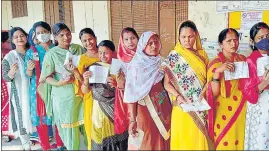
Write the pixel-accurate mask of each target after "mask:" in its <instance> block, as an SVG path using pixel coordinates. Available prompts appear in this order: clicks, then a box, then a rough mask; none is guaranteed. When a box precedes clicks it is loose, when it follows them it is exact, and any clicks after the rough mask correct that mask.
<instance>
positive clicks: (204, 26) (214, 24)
mask: <svg viewBox="0 0 269 151" xmlns="http://www.w3.org/2000/svg"><path fill="white" fill-rule="evenodd" d="M188 11H189V12H188V15H189V19H190V20H192V21H194V22H195V24H196V25H197V28H198V30H199V32H200V36H201V38H202V39H203V38H206V39H207V40H208V41H217V39H218V34H219V33H220V32H221V30H223V29H224V28H227V26H228V17H227V15H226V14H217V13H216V1H197V2H196V1H189V10H188Z"/></svg>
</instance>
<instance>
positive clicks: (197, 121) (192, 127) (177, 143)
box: [164, 33, 214, 150]
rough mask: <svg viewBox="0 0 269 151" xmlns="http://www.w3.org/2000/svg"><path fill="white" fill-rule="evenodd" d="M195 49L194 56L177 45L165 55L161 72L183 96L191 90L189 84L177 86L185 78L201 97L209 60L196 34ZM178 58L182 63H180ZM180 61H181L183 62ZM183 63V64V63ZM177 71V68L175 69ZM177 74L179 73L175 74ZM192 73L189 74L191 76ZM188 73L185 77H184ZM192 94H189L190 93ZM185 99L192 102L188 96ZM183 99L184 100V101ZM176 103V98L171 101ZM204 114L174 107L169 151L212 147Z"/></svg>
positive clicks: (184, 83)
mask: <svg viewBox="0 0 269 151" xmlns="http://www.w3.org/2000/svg"><path fill="white" fill-rule="evenodd" d="M197 35H198V36H197V38H196V49H197V52H196V53H194V52H192V51H190V50H188V49H186V48H184V47H183V46H182V45H181V44H180V43H179V42H178V43H177V44H176V46H175V48H174V49H175V50H172V51H171V52H170V54H169V55H168V59H167V61H168V62H169V63H168V64H169V65H168V66H167V67H165V68H164V70H165V72H166V73H167V74H168V76H169V79H170V81H171V82H172V84H173V86H174V87H175V88H176V89H177V90H178V91H179V92H180V93H181V94H183V95H185V96H186V95H188V94H184V93H185V91H184V92H183V91H181V90H182V89H183V90H186V89H189V87H191V85H192V82H183V83H182V82H180V80H182V79H183V78H184V76H187V77H188V78H189V77H193V78H194V79H195V80H196V81H198V83H200V84H198V85H200V91H199V92H195V93H196V94H197V95H198V94H200V92H201V90H202V88H203V87H204V85H205V84H206V72H207V71H206V68H207V64H208V57H207V54H206V52H205V51H204V50H202V46H201V42H200V37H199V34H198V33H197ZM179 58H181V61H179V60H180V59H179ZM182 58H183V59H182ZM182 62H183V63H182ZM184 66H187V68H189V67H190V69H189V71H184V69H185V67H184ZM177 67H178V68H177ZM178 71H179V72H178ZM190 71H191V72H190ZM185 72H187V73H185ZM191 94H192V93H191ZM189 96H190V97H187V99H191V96H192V95H189ZM185 98H186V97H185ZM172 100H175V97H174V96H173V97H172ZM206 115H207V113H206V112H184V111H183V110H182V108H180V107H179V106H173V109H172V120H171V146H170V149H171V150H208V149H213V148H214V146H213V144H212V141H211V140H210V138H209V135H208V133H207V127H206Z"/></svg>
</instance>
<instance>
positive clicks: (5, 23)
mask: <svg viewBox="0 0 269 151" xmlns="http://www.w3.org/2000/svg"><path fill="white" fill-rule="evenodd" d="M27 10H28V16H25V17H19V18H12V8H11V1H2V30H10V28H11V27H10V26H13V27H15V26H19V27H22V28H23V29H24V30H25V31H26V32H28V31H29V30H30V29H31V27H32V25H33V24H34V23H35V22H37V21H41V20H43V19H44V15H43V12H44V11H43V1H27Z"/></svg>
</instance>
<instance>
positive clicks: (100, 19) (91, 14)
mask: <svg viewBox="0 0 269 151" xmlns="http://www.w3.org/2000/svg"><path fill="white" fill-rule="evenodd" d="M73 12H74V26H75V33H74V35H73V42H74V43H78V44H81V42H80V40H79V37H78V34H79V32H80V30H81V29H83V28H85V27H89V28H92V29H93V31H94V32H95V35H96V37H97V43H99V42H101V41H102V40H106V39H109V36H110V35H109V33H110V32H109V26H110V25H109V13H108V12H109V11H108V2H107V1H73Z"/></svg>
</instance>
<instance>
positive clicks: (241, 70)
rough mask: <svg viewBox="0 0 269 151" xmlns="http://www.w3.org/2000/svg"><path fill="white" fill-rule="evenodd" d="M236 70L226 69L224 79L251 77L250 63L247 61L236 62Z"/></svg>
mask: <svg viewBox="0 0 269 151" xmlns="http://www.w3.org/2000/svg"><path fill="white" fill-rule="evenodd" d="M234 67H235V71H234V72H230V71H228V70H225V71H224V79H225V81H227V80H234V79H241V78H249V71H248V64H247V62H244V61H242V62H234Z"/></svg>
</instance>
